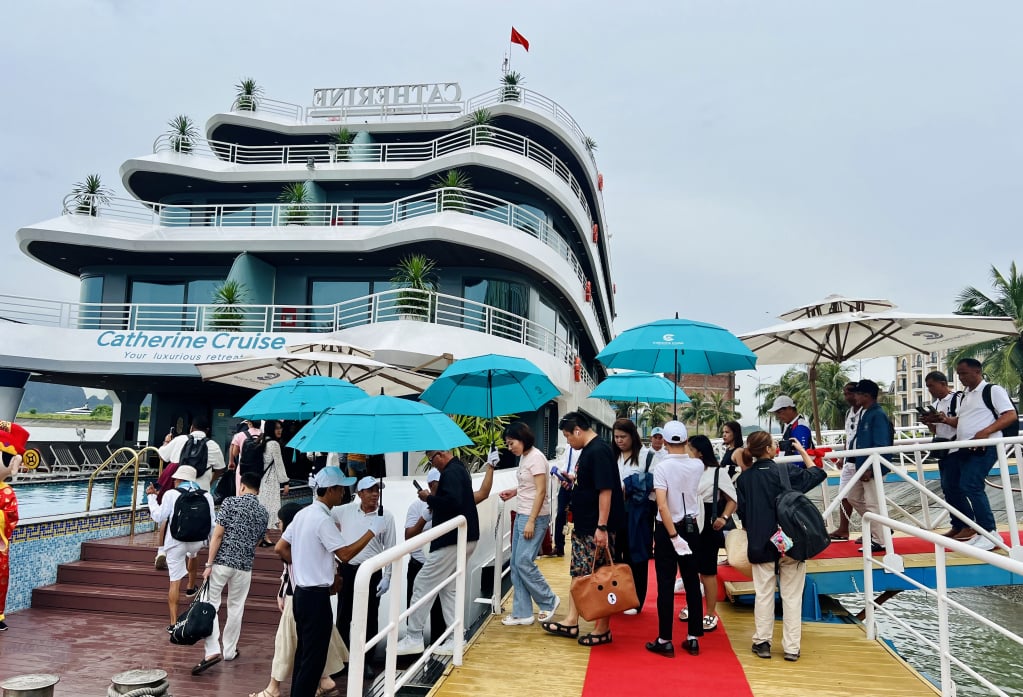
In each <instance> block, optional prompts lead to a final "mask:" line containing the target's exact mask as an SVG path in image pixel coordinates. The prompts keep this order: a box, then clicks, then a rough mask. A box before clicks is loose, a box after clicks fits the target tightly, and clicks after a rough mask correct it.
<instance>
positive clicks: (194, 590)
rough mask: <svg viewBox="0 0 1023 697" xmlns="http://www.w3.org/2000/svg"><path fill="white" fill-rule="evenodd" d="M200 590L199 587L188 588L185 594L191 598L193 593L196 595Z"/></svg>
mask: <svg viewBox="0 0 1023 697" xmlns="http://www.w3.org/2000/svg"><path fill="white" fill-rule="evenodd" d="M198 592H199V589H198V588H186V589H185V595H187V596H188V597H189V598H191V597H192V596H193V595H195V594H196V593H198Z"/></svg>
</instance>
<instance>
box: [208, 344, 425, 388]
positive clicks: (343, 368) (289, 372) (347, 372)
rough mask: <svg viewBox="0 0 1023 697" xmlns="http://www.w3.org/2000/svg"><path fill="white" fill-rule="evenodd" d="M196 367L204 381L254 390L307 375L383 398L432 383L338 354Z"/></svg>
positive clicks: (277, 356) (308, 353) (355, 356)
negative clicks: (338, 381)
mask: <svg viewBox="0 0 1023 697" xmlns="http://www.w3.org/2000/svg"><path fill="white" fill-rule="evenodd" d="M195 365H196V368H198V369H199V374H200V375H201V376H202V378H203V380H212V381H214V382H223V383H226V384H228V385H237V386H239V387H249V388H251V389H255V390H262V389H263V388H265V387H266V386H267V385H273V384H275V383H278V382H284V381H286V380H291V379H293V378H298V377H305V376H307V375H323V376H327V377H336V378H340V379H343V380H347V381H348V382H350V383H352V384H355V385H358V386H359V387H361V388H362V389H364V390H365V391H366V392H368V393H372V394H378V393H380V391H381V390H383V392H384V394H389V395H393V396H400V395H407V394H419V393H420V392H422V391H423V390H425V389H426V388H427V387H429V386H430V383H431V382H433V378H431V377H430V376H428V375H422V374H420V373H415V372H412V371H410V370H405V369H404V368H397V367H395V366H392V365H388V364H387V363H381V362H380V361H377V360H374V359H372V358H367V357H365V356H362V355H359V354H355V353H352V354H349V353H343V352H338V351H306V352H300V353H291V352H285V353H279V354H271V355H267V356H253V357H252V358H242V359H239V360H235V361H216V362H212V363H196V364H195Z"/></svg>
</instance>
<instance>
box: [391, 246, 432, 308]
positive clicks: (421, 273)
mask: <svg viewBox="0 0 1023 697" xmlns="http://www.w3.org/2000/svg"><path fill="white" fill-rule="evenodd" d="M392 271H393V272H394V275H393V276H391V284H392V285H394V286H395V287H396V288H403V289H405V290H403V291H402V292H400V293H398V294H397V296H396V297H395V305H396V307H397V310H398V314H399V315H400V316H401V318H402V319H414V320H419V321H426V320H428V319H429V317H430V314H431V313H430V309H431V307H432V306H433V303H434V297H433V294H434V293H436V292H437V262H436V261H434V260H433V259H430V258H429V257H427V256H426V255H425V254H409V255H408V256H406V257H403V258H402V260H401V261H399V262H398V265H397V266H396V267H394V268H393V269H392Z"/></svg>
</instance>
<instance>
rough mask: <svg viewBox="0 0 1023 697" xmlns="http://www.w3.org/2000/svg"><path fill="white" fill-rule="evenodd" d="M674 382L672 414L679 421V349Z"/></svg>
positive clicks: (676, 314) (676, 352) (676, 357)
mask: <svg viewBox="0 0 1023 697" xmlns="http://www.w3.org/2000/svg"><path fill="white" fill-rule="evenodd" d="M675 319H678V313H677V312H676V313H675ZM671 378H672V382H674V383H675V392H674V393H673V394H672V395H671V414H672V418H673V419H675V421H678V349H675V374H674V375H672V376H671Z"/></svg>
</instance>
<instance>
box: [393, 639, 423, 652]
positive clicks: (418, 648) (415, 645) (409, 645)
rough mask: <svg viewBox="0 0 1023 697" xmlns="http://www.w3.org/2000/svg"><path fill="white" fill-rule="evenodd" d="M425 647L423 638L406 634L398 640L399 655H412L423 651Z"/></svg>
mask: <svg viewBox="0 0 1023 697" xmlns="http://www.w3.org/2000/svg"><path fill="white" fill-rule="evenodd" d="M425 648H426V647H425V646H423V640H422V638H419V639H415V638H413V637H411V636H406V637H403V638H402V639H400V640H399V641H398V649H397V653H398V655H399V656H411V655H413V654H417V653H422V652H423V651H424V650H425Z"/></svg>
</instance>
